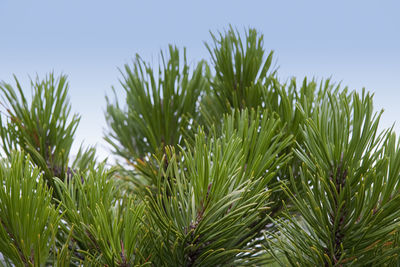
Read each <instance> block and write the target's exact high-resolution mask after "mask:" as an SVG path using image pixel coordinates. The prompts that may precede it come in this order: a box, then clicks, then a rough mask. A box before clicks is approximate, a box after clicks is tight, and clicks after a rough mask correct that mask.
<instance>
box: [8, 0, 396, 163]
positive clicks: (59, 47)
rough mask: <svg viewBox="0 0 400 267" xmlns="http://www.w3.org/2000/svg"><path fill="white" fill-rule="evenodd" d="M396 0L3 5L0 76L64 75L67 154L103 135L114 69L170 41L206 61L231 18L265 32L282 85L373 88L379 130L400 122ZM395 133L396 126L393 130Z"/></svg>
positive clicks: (115, 81)
mask: <svg viewBox="0 0 400 267" xmlns="http://www.w3.org/2000/svg"><path fill="white" fill-rule="evenodd" d="M399 11H400V4H398V1H334V2H333V1H332V2H329V3H328V2H327V1H235V0H232V1H209V0H206V1H197V2H194V1H76V0H72V1H50V0H49V1H42V0H37V1H29V2H28V1H24V2H23V1H3V0H2V1H0V80H1V81H5V82H8V83H13V78H12V75H13V74H15V75H17V77H18V78H19V79H20V80H21V81H22V84H23V85H24V86H25V89H26V92H27V94H30V87H29V83H28V81H29V78H28V77H29V76H31V77H35V76H36V74H37V75H39V77H44V76H45V75H46V74H47V73H49V72H50V71H54V72H55V73H56V74H60V73H64V74H67V75H68V77H69V83H70V91H69V94H70V100H71V103H72V111H73V112H76V113H79V114H80V115H81V117H82V119H81V123H80V126H79V128H78V130H77V133H76V141H75V144H74V147H73V152H74V151H76V150H77V148H78V147H79V145H80V143H81V142H83V141H84V143H85V144H88V145H96V144H97V147H98V150H99V155H100V157H105V156H107V155H108V154H109V152H108V146H107V144H106V143H105V142H104V141H103V140H102V136H103V132H104V129H105V128H106V123H105V119H104V109H105V106H106V101H105V95H109V96H112V90H111V87H112V86H114V87H115V89H116V91H117V93H121V94H122V88H121V86H120V85H119V79H120V78H121V75H120V73H119V71H118V68H121V67H123V65H124V64H125V63H130V62H132V58H133V57H134V55H135V54H136V53H138V54H139V55H141V56H142V57H143V58H144V59H145V60H146V61H149V62H151V63H152V64H153V65H156V64H158V54H159V51H160V49H166V48H167V46H168V44H170V43H172V44H176V45H177V46H178V47H183V46H186V47H187V53H188V57H189V60H190V62H192V63H195V62H197V61H198V60H201V59H207V60H209V58H210V57H209V55H208V52H207V50H206V48H205V46H204V42H209V41H210V40H211V38H210V34H209V31H210V30H211V31H212V32H217V31H223V30H224V29H226V28H227V27H228V25H229V24H231V25H232V26H234V27H237V28H238V29H240V30H242V29H244V28H247V27H254V28H256V29H257V30H258V31H259V32H261V33H263V34H264V40H265V48H266V50H267V51H269V50H274V51H275V59H274V64H275V66H276V67H279V71H278V75H279V77H280V79H281V80H282V81H285V80H287V79H288V78H290V77H292V76H295V77H297V78H298V79H299V80H302V79H303V78H304V76H307V77H310V78H312V77H315V78H316V79H323V78H328V77H331V78H332V80H333V81H336V82H341V83H342V84H343V85H348V86H349V88H350V89H356V90H361V89H362V88H363V87H365V88H366V89H367V90H369V91H372V92H374V93H375V106H376V108H377V110H378V109H382V108H384V109H385V113H384V115H383V118H382V123H381V125H382V127H383V128H386V127H390V126H391V125H392V124H393V123H394V122H395V121H398V124H400V119H399V118H400V103H399V102H400V101H399V100H400V86H399V82H398V80H399V78H400V16H399V15H398V13H399ZM395 130H396V132H399V131H400V125H397V126H396V127H395Z"/></svg>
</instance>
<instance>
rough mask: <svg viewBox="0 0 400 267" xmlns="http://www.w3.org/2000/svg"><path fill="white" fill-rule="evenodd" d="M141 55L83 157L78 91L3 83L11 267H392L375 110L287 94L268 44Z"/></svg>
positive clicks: (3, 222)
mask: <svg viewBox="0 0 400 267" xmlns="http://www.w3.org/2000/svg"><path fill="white" fill-rule="evenodd" d="M211 36H212V42H211V43H209V44H206V47H207V49H208V51H209V53H210V56H211V61H210V62H207V61H204V60H203V61H200V62H199V63H198V64H193V65H194V66H193V67H192V66H190V65H189V64H188V63H187V59H186V50H184V52H183V53H181V52H180V51H179V50H178V48H176V47H175V46H169V49H168V50H167V52H166V53H163V52H162V53H161V57H160V58H161V62H160V64H159V66H158V69H155V68H153V67H152V66H151V65H150V64H148V63H146V62H145V61H144V60H143V59H142V58H141V57H139V56H136V58H135V60H134V61H133V63H132V65H125V66H124V68H122V69H121V75H122V78H121V87H122V90H121V91H122V92H123V93H124V95H125V98H124V99H123V102H124V103H123V104H121V103H120V101H121V99H120V96H121V93H120V92H119V90H120V89H118V88H113V90H114V94H115V100H114V101H112V100H110V99H109V98H108V97H106V99H107V107H106V112H105V116H106V121H107V124H108V130H107V131H106V133H105V136H104V139H105V140H106V141H107V142H108V144H109V145H110V150H111V153H112V155H113V156H114V157H115V158H116V159H117V162H116V163H115V164H114V165H110V164H109V163H107V162H106V161H104V162H99V161H98V160H97V159H96V151H95V149H94V148H88V149H83V148H82V147H81V149H80V150H79V152H78V154H77V155H76V156H75V157H73V156H72V155H71V146H72V143H73V141H74V134H75V131H76V129H77V127H78V125H79V118H80V117H79V116H78V115H71V105H70V103H69V100H68V95H67V94H68V83H67V78H66V76H64V75H61V76H60V77H59V78H55V77H54V74H49V75H48V76H47V77H46V78H44V79H43V80H41V79H40V78H36V80H34V81H32V82H31V88H32V96H31V98H30V99H28V98H27V96H25V94H24V92H25V90H24V89H23V88H22V87H21V85H20V83H19V81H18V80H17V78H15V82H16V86H12V85H11V84H8V83H5V82H2V83H0V91H1V94H2V102H1V106H2V108H3V110H2V115H1V117H0V122H1V127H0V141H1V147H2V149H1V151H2V155H1V159H0V253H1V255H2V257H0V266H2V265H4V266H142V265H149V266H382V265H387V266H394V265H398V264H400V256H398V255H399V252H400V240H399V230H400V224H399V223H400V209H398V207H399V205H400V180H399V178H400V146H399V142H398V140H397V139H396V136H395V134H394V133H393V132H392V131H391V130H390V129H389V130H385V131H382V132H381V130H380V128H379V119H380V116H381V113H376V111H375V110H374V108H373V102H372V100H373V96H372V95H371V94H370V93H368V92H366V91H365V90H363V91H362V92H356V91H349V90H348V89H347V88H340V87H339V86H337V85H335V84H333V83H331V81H329V80H326V81H322V82H320V83H319V84H318V83H317V82H316V81H309V80H307V79H304V80H303V82H301V83H300V85H298V84H297V82H296V79H294V78H293V79H291V80H289V81H287V82H282V81H280V79H279V77H278V74H277V71H276V70H274V69H273V68H271V66H272V63H273V57H272V56H273V53H272V52H270V53H266V51H265V49H264V47H263V36H262V35H260V34H259V33H257V31H256V30H254V29H249V30H248V31H246V32H245V35H244V36H243V35H242V36H241V35H240V33H239V32H238V31H236V30H234V29H233V28H229V29H228V30H227V31H225V32H221V33H218V34H212V35H211Z"/></svg>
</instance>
